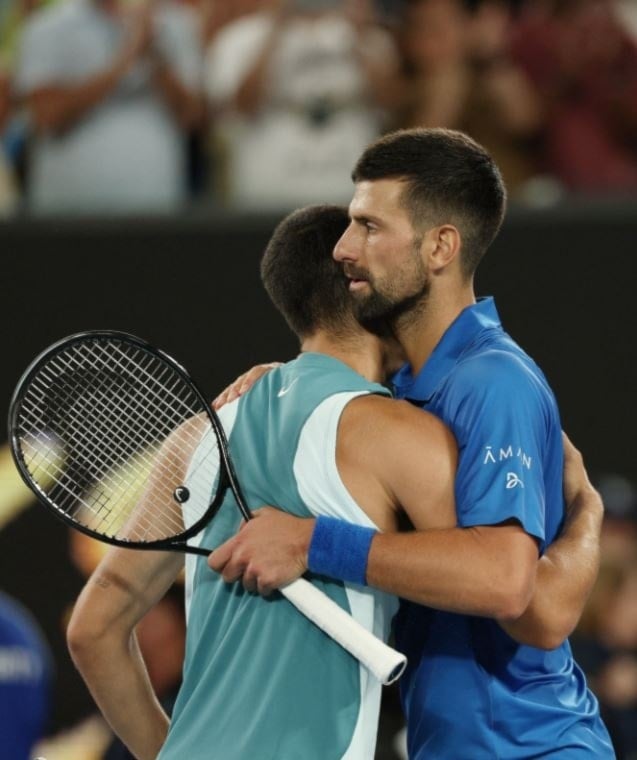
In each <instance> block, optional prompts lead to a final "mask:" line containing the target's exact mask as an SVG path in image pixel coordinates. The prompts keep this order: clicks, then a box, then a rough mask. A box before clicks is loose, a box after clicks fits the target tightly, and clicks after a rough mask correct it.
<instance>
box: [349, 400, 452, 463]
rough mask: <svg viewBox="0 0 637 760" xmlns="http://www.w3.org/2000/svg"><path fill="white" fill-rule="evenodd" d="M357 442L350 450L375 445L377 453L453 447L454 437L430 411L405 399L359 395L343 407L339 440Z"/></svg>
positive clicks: (446, 449) (373, 447) (449, 448)
mask: <svg viewBox="0 0 637 760" xmlns="http://www.w3.org/2000/svg"><path fill="white" fill-rule="evenodd" d="M341 438H342V440H343V442H349V443H352V444H354V443H355V444H356V446H355V447H354V446H353V447H352V448H353V450H361V449H370V448H371V449H374V450H375V451H376V452H377V453H378V454H379V455H380V456H384V454H385V453H387V452H399V451H403V450H405V449H406V448H417V449H418V450H425V449H426V450H427V451H439V450H441V449H442V450H444V451H449V450H455V439H454V437H453V435H452V433H451V432H450V431H449V429H448V428H447V427H446V425H445V424H444V423H443V422H442V421H441V420H440V419H438V417H435V416H434V415H433V414H430V413H429V412H426V411H424V410H423V409H420V408H418V407H415V406H413V405H412V404H410V403H409V402H407V401H395V400H393V399H390V398H387V397H385V396H378V395H374V394H369V395H365V396H359V397H357V398H355V399H353V400H352V401H350V402H349V404H348V405H347V406H346V407H345V409H344V411H343V415H342V417H341V424H340V426H339V442H340V440H341Z"/></svg>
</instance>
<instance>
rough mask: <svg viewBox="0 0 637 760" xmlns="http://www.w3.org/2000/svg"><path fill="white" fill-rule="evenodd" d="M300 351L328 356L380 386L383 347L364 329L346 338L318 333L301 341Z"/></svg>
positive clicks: (382, 373)
mask: <svg viewBox="0 0 637 760" xmlns="http://www.w3.org/2000/svg"><path fill="white" fill-rule="evenodd" d="M301 351H302V352H303V353H317V354H327V356H332V357H333V358H334V359H338V360H339V361H342V362H343V364H346V365H347V366H348V367H350V368H351V369H353V370H354V372H358V374H359V375H362V376H363V377H364V378H365V379H366V380H369V381H370V382H373V383H382V382H383V381H384V379H385V369H384V363H385V347H384V345H383V343H382V342H381V340H380V339H379V338H377V337H376V336H375V335H372V334H371V333H368V332H366V331H364V330H361V331H360V332H357V333H356V334H352V335H351V336H348V337H336V336H334V335H332V334H330V333H327V332H325V331H323V330H319V331H317V332H316V333H314V334H313V335H311V336H309V337H306V338H304V339H303V341H302V342H301Z"/></svg>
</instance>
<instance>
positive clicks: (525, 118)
mask: <svg viewBox="0 0 637 760" xmlns="http://www.w3.org/2000/svg"><path fill="white" fill-rule="evenodd" d="M472 5H473V9H469V7H468V5H467V4H466V3H464V2H462V0H412V2H409V3H408V4H407V6H406V9H405V15H404V19H403V23H402V28H401V32H400V39H401V44H402V50H403V55H404V60H405V81H404V85H403V87H404V90H403V106H402V109H401V110H400V112H399V124H398V126H406V127H413V126H423V127H448V128H451V129H459V130H462V131H464V132H467V133H468V134H470V135H471V136H472V137H473V138H474V139H476V140H477V141H478V142H480V143H482V144H483V145H484V146H485V147H486V148H487V150H488V151H489V152H490V153H491V155H492V156H493V157H494V159H495V161H496V163H497V164H498V166H499V167H500V169H501V171H502V173H503V175H504V179H505V182H506V185H507V189H508V190H509V192H510V193H511V195H512V196H515V194H516V192H517V191H519V190H520V189H521V188H522V187H523V185H524V183H525V182H526V181H527V180H529V179H530V178H531V177H533V176H534V175H535V174H536V173H537V158H536V156H537V138H538V135H539V134H540V130H541V127H542V123H543V122H542V119H543V113H542V108H541V103H540V100H539V98H538V97H537V95H536V93H535V90H534V88H533V87H532V85H531V83H530V81H529V80H528V79H527V77H526V75H525V74H524V72H523V71H522V70H521V69H520V68H519V67H518V66H516V65H515V64H514V63H513V62H512V60H511V59H510V58H509V56H508V54H507V44H508V33H509V28H510V24H511V21H512V19H511V10H510V7H509V6H508V5H507V3H505V2H503V1H501V0H483V1H482V2H478V3H473V4H472Z"/></svg>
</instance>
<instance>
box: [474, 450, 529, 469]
mask: <svg viewBox="0 0 637 760" xmlns="http://www.w3.org/2000/svg"><path fill="white" fill-rule="evenodd" d="M507 459H519V460H520V461H521V462H522V466H523V467H526V469H527V470H530V469H531V464H532V461H533V458H532V457H530V456H529V455H528V454H526V453H525V452H524V450H523V449H522V447H521V446H518V447H517V448H516V449H514V448H513V446H511V445H510V444H509V446H507V447H506V448H501V449H499V450H498V449H494V448H493V446H485V447H484V459H483V460H482V464H495V463H496V462H504V461H505V460H507Z"/></svg>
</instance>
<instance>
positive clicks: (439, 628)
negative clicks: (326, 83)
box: [209, 129, 614, 760]
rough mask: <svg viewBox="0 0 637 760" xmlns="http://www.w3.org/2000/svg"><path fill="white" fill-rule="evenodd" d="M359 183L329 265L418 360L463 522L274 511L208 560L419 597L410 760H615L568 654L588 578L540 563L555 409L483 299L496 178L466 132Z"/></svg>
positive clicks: (496, 218)
mask: <svg viewBox="0 0 637 760" xmlns="http://www.w3.org/2000/svg"><path fill="white" fill-rule="evenodd" d="M353 177H354V181H355V192H354V197H353V200H352V202H351V205H350V218H351V221H350V225H349V226H348V229H347V231H346V232H345V234H344V235H343V237H342V238H341V240H340V241H339V243H338V245H337V247H336V250H335V257H336V259H337V261H339V262H340V263H341V264H342V266H343V269H344V273H345V275H346V277H347V279H348V282H349V291H350V296H351V298H352V302H353V304H354V306H355V310H356V313H357V316H358V317H359V319H360V320H361V321H362V323H363V324H366V325H368V326H374V325H377V324H378V323H381V324H384V325H386V326H389V328H390V330H391V332H392V334H393V335H395V337H396V338H397V339H398V341H399V342H400V344H401V346H402V347H403V349H404V350H405V353H406V356H407V359H408V365H407V366H405V367H404V368H403V369H402V370H401V371H400V372H399V373H398V375H397V377H396V378H395V386H396V389H397V393H398V395H399V397H401V398H404V399H408V400H409V401H410V402H411V403H412V405H413V406H414V408H422V409H424V410H427V411H429V412H431V413H433V414H435V415H437V416H438V417H440V418H441V419H442V420H443V421H444V422H445V423H446V424H447V425H448V426H449V427H450V429H451V430H452V431H453V433H454V435H455V437H456V440H457V442H458V449H459V462H458V473H457V478H456V485H455V495H456V508H457V515H458V527H455V528H452V529H446V530H438V531H429V532H427V531H424V532H422V531H421V532H413V533H410V534H408V533H402V534H401V533H378V534H377V535H376V536H375V537H374V538H373V539H372V540H371V541H370V538H369V534H368V532H367V531H363V530H361V529H359V528H357V527H354V526H350V525H344V524H342V523H340V522H338V521H335V520H328V519H325V518H323V517H319V519H318V520H317V521H316V522H315V523H314V521H294V520H293V518H290V517H288V516H285V515H279V514H278V513H276V512H275V511H267V512H265V511H261V512H260V515H259V519H257V520H255V521H254V524H250V525H248V526H247V528H246V530H245V531H242V532H241V534H240V535H239V536H237V537H235V538H234V539H232V540H231V541H230V542H228V543H227V544H226V545H225V546H223V547H221V548H219V549H217V551H215V552H214V553H213V554H212V555H211V557H210V560H209V562H210V564H211V566H212V567H213V568H215V569H217V570H221V571H223V575H224V577H225V578H226V579H233V580H234V579H237V578H239V577H241V575H242V574H243V573H244V572H245V571H246V570H247V572H246V585H247V586H248V588H258V589H259V590H261V591H262V592H267V591H268V590H269V589H270V588H272V587H275V586H277V585H279V584H281V583H282V582H288V581H289V580H291V579H292V578H294V577H296V575H297V574H298V573H299V572H302V571H303V570H304V569H305V568H306V566H308V565H309V568H310V570H311V571H313V572H315V573H318V574H321V575H326V576H329V577H333V578H340V579H347V578H349V577H353V576H355V577H365V578H366V579H367V582H368V583H369V584H370V585H372V586H375V587H377V588H381V589H383V590H386V591H389V592H391V593H394V594H398V595H400V596H401V597H403V598H404V599H406V600H409V601H405V602H404V603H403V604H402V605H401V610H400V613H399V615H398V618H397V621H396V626H395V629H396V637H397V642H398V645H399V648H402V650H403V651H404V652H405V653H406V654H407V655H408V657H409V662H410V666H409V668H408V671H407V673H406V675H405V676H404V677H403V679H402V681H401V691H402V700H403V705H404V709H405V713H406V717H407V722H408V746H409V756H410V758H411V759H412V760H421V759H423V758H436V759H437V760H442V759H444V758H449V759H450V760H451V758H453V759H454V760H457V759H458V758H471V760H479V759H481V758H496V757H497V758H501V759H502V760H505V759H509V758H510V759H511V760H512V759H513V758H516V759H518V758H531V757H555V758H560V760H580V759H582V758H597V759H598V760H599V758H611V757H614V753H613V749H612V746H611V743H610V739H609V736H608V733H607V731H606V729H605V727H604V725H603V723H602V721H601V719H600V717H599V709H598V704H597V701H596V699H595V697H594V696H593V695H592V694H591V693H590V691H589V690H588V689H587V687H586V682H585V679H584V675H583V673H582V672H581V670H580V669H579V668H578V666H577V665H576V664H575V663H574V661H573V659H572V656H571V651H570V647H569V645H568V642H566V641H562V638H563V636H564V634H565V633H567V632H568V629H569V628H570V627H571V625H572V623H573V617H572V614H571V613H572V611H573V610H578V609H579V610H581V604H582V602H583V600H584V599H585V596H586V591H587V590H588V588H590V585H591V583H592V579H593V577H594V571H593V572H592V573H591V572H590V570H591V568H590V567H589V568H588V569H587V565H586V559H585V557H586V551H584V554H583V555H579V556H580V559H582V556H583V557H584V561H583V562H582V563H581V564H580V565H579V568H580V569H582V570H583V572H582V575H581V577H578V576H577V575H575V574H573V573H572V572H570V569H569V562H570V561H571V560H572V559H573V557H574V556H575V555H573V554H571V553H570V550H569V549H568V547H565V548H566V551H565V554H564V556H563V558H562V559H563V560H565V562H566V565H565V566H564V565H563V566H562V567H565V568H566V571H565V572H564V571H561V570H560V565H561V561H560V562H559V563H555V562H548V563H546V562H544V564H543V562H540V563H539V564H538V563H537V559H538V554H540V555H542V554H544V552H545V551H546V548H547V547H548V546H549V545H550V544H551V542H553V541H554V540H555V538H556V537H557V535H558V531H559V529H560V526H561V525H562V522H563V520H564V498H563V481H562V469H563V461H564V451H563V442H562V434H561V430H560V420H559V414H558V409H557V405H556V402H555V399H554V397H553V394H552V392H551V390H550V388H549V386H548V384H547V382H546V380H545V378H544V376H543V375H542V373H541V371H540V370H539V368H538V367H537V365H536V364H535V363H534V362H533V361H532V360H531V359H530V358H529V357H528V356H527V355H526V354H525V353H524V352H523V351H522V350H521V349H520V348H519V347H518V346H517V345H516V344H515V343H514V341H513V340H512V339H511V338H510V337H509V336H508V335H507V334H506V333H505V332H504V331H503V330H502V327H501V324H500V320H499V318H498V315H497V312H496V308H495V304H494V302H493V300H492V299H490V298H489V299H484V300H479V301H476V298H475V295H474V290H473V277H474V272H475V270H476V267H477V266H478V263H479V262H480V260H481V258H482V256H483V255H484V253H485V252H486V250H487V249H488V247H489V246H490V244H491V242H492V240H493V239H494V238H495V236H496V234H497V232H498V230H499V228H500V225H501V222H502V219H503V216H504V211H505V202H506V193H505V189H504V186H503V183H502V179H501V176H500V173H499V171H498V169H497V167H496V166H495V164H494V162H493V161H492V159H491V158H490V156H489V155H488V154H487V153H486V151H485V150H484V149H482V148H481V147H480V146H479V145H477V144H476V143H475V142H474V141H472V140H471V139H469V138H468V137H466V136H465V135H463V134H461V133H458V132H452V131H447V130H424V129H419V130H409V131H402V132H398V133H394V134H391V135H388V136H386V137H385V138H383V139H381V140H380V141H378V142H376V143H375V144H373V145H372V146H370V147H369V148H368V149H367V150H366V151H365V153H364V154H363V156H362V157H361V159H360V160H359V162H358V164H357V166H356V168H355V170H354V174H353ZM421 461H424V459H423V460H421ZM569 477H570V476H569ZM345 540H346V541H347V545H348V548H349V554H348V555H347V559H345V560H344V559H343V557H342V556H341V554H340V553H339V552H338V551H337V548H338V547H340V546H342V545H343V543H344V542H345ZM582 547H583V548H584V550H586V541H584V543H583V544H580V549H581V548H582ZM549 551H550V550H549ZM596 551H597V549H596V548H595V547H594V550H593V554H592V556H593V560H594V558H595V557H596ZM592 566H593V568H594V566H595V561H593V562H592ZM255 568H257V572H255ZM260 568H267V570H263V571H262V572H259V569H260ZM536 568H537V570H538V578H537V589H536V593H535V595H533V586H534V580H535V577H536ZM424 605H426V606H424ZM434 608H435V609H434ZM561 610H564V611H565V612H566V611H567V610H569V612H567V613H566V614H565V616H562V612H561ZM498 620H500V622H502V621H506V626H505V627H506V632H505V630H503V628H502V627H501V626H500V625H499V624H498ZM543 630H547V631H550V633H549V635H548V636H546V637H545V636H544V635H543V633H542V631H543ZM510 634H511V635H513V636H516V637H517V638H519V640H520V641H522V642H526V643H527V644H534V643H537V642H539V643H540V645H547V646H550V647H551V651H541V650H540V649H538V648H535V647H534V646H529V645H520V643H518V642H517V641H515V640H514V639H513V638H512V637H511V635H510ZM459 716H461V718H460V719H458V718H459Z"/></svg>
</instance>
